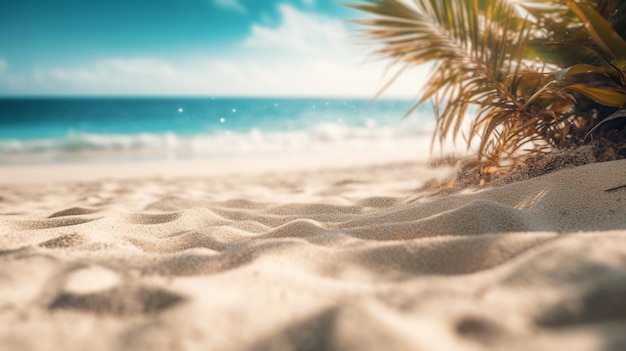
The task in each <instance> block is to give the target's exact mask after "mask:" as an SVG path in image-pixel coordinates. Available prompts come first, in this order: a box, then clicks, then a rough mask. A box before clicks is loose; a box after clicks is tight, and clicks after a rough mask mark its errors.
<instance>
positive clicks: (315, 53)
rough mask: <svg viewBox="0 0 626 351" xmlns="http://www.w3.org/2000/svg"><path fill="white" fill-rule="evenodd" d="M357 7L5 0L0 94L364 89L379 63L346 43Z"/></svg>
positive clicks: (379, 71)
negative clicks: (350, 21)
mask: <svg viewBox="0 0 626 351" xmlns="http://www.w3.org/2000/svg"><path fill="white" fill-rule="evenodd" d="M359 16H361V14H359V13H357V12H356V11H354V10H351V9H348V8H345V7H343V6H341V5H340V4H339V2H338V1H336V0H279V1H275V0H169V1H164V0H108V1H84V0H58V1H48V0H19V1H10V2H7V3H6V4H3V10H2V11H1V12H0V96H11V95H230V96H366V97H369V96H372V95H373V94H374V93H375V92H376V91H377V89H378V88H380V87H381V86H382V84H383V82H384V80H383V79H384V78H383V73H384V69H385V67H386V66H385V63H383V62H374V61H373V60H372V59H371V57H370V56H369V55H367V53H366V52H367V48H365V47H362V46H358V45H356V44H355V42H356V40H355V33H354V28H353V27H352V26H350V25H348V24H347V22H346V20H347V19H349V18H356V17H359ZM415 81H416V80H411V79H405V80H404V81H401V82H399V83H398V84H397V85H396V87H395V88H394V89H392V90H391V91H390V92H389V93H388V95H390V96H412V95H413V93H415V87H414V85H415V84H412V83H411V82H415Z"/></svg>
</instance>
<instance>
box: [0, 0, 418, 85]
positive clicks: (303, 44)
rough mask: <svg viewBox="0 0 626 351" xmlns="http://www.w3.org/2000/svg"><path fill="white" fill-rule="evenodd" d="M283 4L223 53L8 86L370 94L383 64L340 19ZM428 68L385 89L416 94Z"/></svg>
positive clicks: (44, 73) (122, 64)
mask: <svg viewBox="0 0 626 351" xmlns="http://www.w3.org/2000/svg"><path fill="white" fill-rule="evenodd" d="M279 10H280V13H281V23H280V25H279V26H277V27H276V28H270V27H265V26H261V25H258V24H255V25H253V26H252V27H251V33H250V35H249V37H248V38H246V39H245V40H243V41H242V42H241V46H240V47H239V49H238V50H239V51H238V52H235V53H232V54H231V55H229V56H228V57H226V58H225V59H219V60H218V59H207V58H195V59H188V60H185V61H171V60H170V61H167V60H163V59H159V58H156V57H152V58H150V57H143V58H141V57H140V58H138V57H122V58H107V59H102V60H100V61H97V62H93V63H91V64H87V65H83V66H81V67H76V66H72V67H55V68H48V69H39V70H37V71H35V72H34V73H33V74H32V75H31V76H30V77H13V79H12V80H11V82H12V83H11V84H5V86H8V87H10V88H11V89H12V90H10V91H11V92H12V93H17V94H20V93H35V94H60V93H61V94H110V95H125V94H136V95H148V94H157V95H245V96H261V95H265V96H269V95H272V96H362V97H372V96H373V95H374V94H375V93H376V92H377V91H378V89H379V88H380V87H381V86H382V85H383V83H384V82H385V81H384V79H383V72H384V68H385V63H382V62H376V63H368V64H364V61H365V58H367V56H366V55H363V52H361V51H362V50H359V49H358V48H356V47H355V46H354V45H352V41H351V39H350V36H349V33H348V31H347V29H346V27H345V25H344V24H343V22H341V21H339V20H334V19H330V18H327V17H324V16H320V15H316V14H310V13H306V12H302V11H299V10H297V9H295V8H294V7H292V6H289V5H281V6H280V7H279ZM423 74H424V73H423V71H416V72H414V74H412V75H406V76H403V79H401V80H400V81H398V83H397V84H395V85H393V86H392V88H391V89H390V90H389V92H388V93H387V94H385V95H387V96H409V97H412V96H414V95H415V93H416V91H417V89H418V88H419V85H420V84H421V82H423V81H424V79H423V77H422V76H423ZM18 78H20V79H18ZM4 81H5V83H7V82H9V79H4ZM0 92H1V91H0Z"/></svg>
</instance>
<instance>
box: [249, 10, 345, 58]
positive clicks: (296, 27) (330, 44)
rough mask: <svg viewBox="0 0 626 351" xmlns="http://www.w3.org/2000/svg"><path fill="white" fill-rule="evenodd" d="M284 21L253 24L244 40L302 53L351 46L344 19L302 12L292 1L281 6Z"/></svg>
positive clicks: (321, 51)
mask: <svg viewBox="0 0 626 351" xmlns="http://www.w3.org/2000/svg"><path fill="white" fill-rule="evenodd" d="M279 12H280V14H281V18H282V23H281V24H280V26H278V27H277V28H270V27H265V26H262V25H259V24H254V25H252V28H251V31H252V33H251V35H250V36H249V37H248V38H247V39H246V40H245V42H244V44H245V45H246V46H247V47H250V48H266V49H283V50H287V51H290V52H294V51H296V52H300V53H303V54H324V53H328V52H329V50H332V51H335V52H336V51H337V50H342V49H345V46H346V45H348V46H349V35H348V32H347V30H346V28H345V26H344V24H343V22H342V21H340V20H336V19H331V18H327V17H324V16H321V15H315V14H309V13H305V12H301V11H299V10H297V9H295V8H294V7H292V6H291V5H287V4H283V5H280V6H279Z"/></svg>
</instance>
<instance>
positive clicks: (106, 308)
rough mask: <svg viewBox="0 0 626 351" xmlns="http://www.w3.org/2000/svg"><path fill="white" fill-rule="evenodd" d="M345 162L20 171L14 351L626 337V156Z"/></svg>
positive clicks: (11, 329) (1, 235) (2, 203)
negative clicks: (517, 177)
mask: <svg viewBox="0 0 626 351" xmlns="http://www.w3.org/2000/svg"><path fill="white" fill-rule="evenodd" d="M331 158H332V157H331ZM332 159H333V160H331V161H332V162H331V161H329V160H328V159H325V161H324V160H322V159H320V160H318V161H315V162H314V161H313V160H309V161H310V162H307V160H306V159H304V160H302V159H301V160H300V162H295V161H294V160H292V161H294V162H291V163H289V162H283V161H284V160H272V159H259V160H257V161H258V162H257V161H255V162H243V163H242V162H239V163H232V164H227V163H211V162H206V163H198V162H195V163H194V162H192V161H189V162H164V161H159V162H158V161H153V162H144V163H133V162H126V163H123V162H117V163H98V164H89V163H78V164H38V165H9V166H3V167H2V168H0V228H1V230H0V262H1V263H0V324H1V325H2V326H3V327H2V328H0V345H2V349H3V350H86V349H89V350H144V349H145V350H554V349H567V350H622V349H624V348H626V334H624V332H623V331H624V330H625V328H626V302H625V301H626V299H625V297H626V283H625V282H626V188H624V187H622V186H623V185H626V176H625V175H626V160H620V161H612V162H605V163H595V164H589V165H585V166H579V167H575V168H566V169H562V170H559V171H556V172H553V173H550V174H546V175H543V176H539V177H535V178H532V179H528V180H522V181H516V182H512V183H510V184H504V185H498V186H495V185H491V186H490V185H487V186H484V187H476V188H472V187H469V188H465V189H456V190H451V189H447V188H445V187H443V188H438V187H436V186H433V184H437V183H438V182H437V181H435V182H433V181H432V180H433V179H437V180H439V183H443V182H444V181H445V180H446V179H449V178H450V177H451V176H453V174H454V168H453V167H442V168H431V167H429V166H428V165H427V163H426V162H423V161H412V160H410V158H408V157H400V156H398V157H397V158H396V159H393V158H391V159H389V158H376V157H373V156H372V157H371V158H367V157H365V156H363V157H361V158H358V157H349V158H345V157H337V155H335V157H334V158H332ZM281 165H282V166H281ZM229 167H230V168H229Z"/></svg>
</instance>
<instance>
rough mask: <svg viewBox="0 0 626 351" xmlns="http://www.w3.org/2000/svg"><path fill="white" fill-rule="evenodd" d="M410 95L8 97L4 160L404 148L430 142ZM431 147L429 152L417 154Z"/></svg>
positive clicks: (0, 139)
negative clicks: (372, 97)
mask: <svg viewBox="0 0 626 351" xmlns="http://www.w3.org/2000/svg"><path fill="white" fill-rule="evenodd" d="M412 103H413V101H410V100H390V99H381V100H375V101H370V100H367V99H320V98H224V97H207V98H178V97H177V98H160V97H159V98H157V97H154V98H135V97H132V98H131V97H128V98H84V97H83V98H2V99H0V165H7V164H30V163H35V164H38V163H64V162H99V161H119V160H129V161H135V160H161V159H197V158H198V159H212V158H231V157H248V156H256V155H262V156H271V155H277V154H285V153H291V154H295V153H306V152H333V150H338V148H342V149H350V150H361V151H363V152H369V151H370V150H372V149H380V148H387V149H389V148H396V147H402V145H405V144H404V143H403V141H407V140H415V139H416V138H430V135H431V131H432V129H433V124H434V118H433V113H432V111H431V110H430V109H429V107H428V106H424V107H420V108H419V109H417V110H416V111H414V112H413V113H412V114H410V115H409V116H407V117H406V118H403V117H404V116H405V113H406V111H407V110H408V109H409V108H410V107H411V106H412ZM416 152H422V153H423V152H427V150H416Z"/></svg>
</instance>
